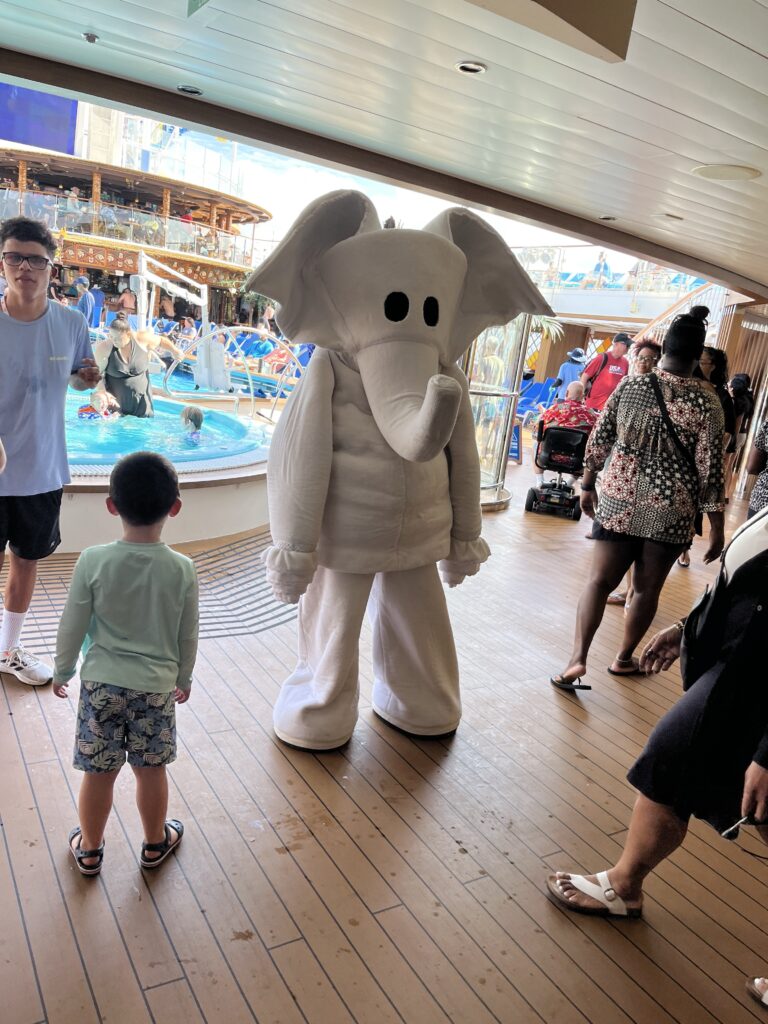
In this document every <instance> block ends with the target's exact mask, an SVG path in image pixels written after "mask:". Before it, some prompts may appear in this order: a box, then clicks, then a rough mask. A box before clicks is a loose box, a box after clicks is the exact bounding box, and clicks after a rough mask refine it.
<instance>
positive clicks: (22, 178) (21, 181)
mask: <svg viewBox="0 0 768 1024" xmlns="http://www.w3.org/2000/svg"><path fill="white" fill-rule="evenodd" d="M18 170H19V175H18V184H17V188H18V192H19V213H20V214H21V215H22V216H23V214H24V193H25V192H26V191H27V161H26V160H19V164H18Z"/></svg>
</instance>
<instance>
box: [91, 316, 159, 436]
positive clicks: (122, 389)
mask: <svg viewBox="0 0 768 1024" xmlns="http://www.w3.org/2000/svg"><path fill="white" fill-rule="evenodd" d="M95 354H96V359H97V361H98V363H99V367H100V368H101V370H102V373H103V375H104V381H103V390H104V391H105V392H106V393H107V394H108V395H111V396H112V401H111V402H110V405H111V406H113V407H115V408H117V409H119V411H120V413H121V414H122V415H123V416H139V417H142V418H143V417H146V416H154V414H155V411H154V408H153V405H152V387H151V385H150V381H149V358H150V357H149V352H148V351H147V349H146V348H145V347H144V346H142V345H141V344H140V343H139V341H138V340H137V338H136V337H135V335H134V333H133V331H132V330H131V328H130V325H129V324H128V322H127V321H125V320H113V322H112V326H111V327H110V329H109V334H108V335H107V337H106V339H105V340H104V341H103V342H101V343H99V344H97V346H96V347H95Z"/></svg>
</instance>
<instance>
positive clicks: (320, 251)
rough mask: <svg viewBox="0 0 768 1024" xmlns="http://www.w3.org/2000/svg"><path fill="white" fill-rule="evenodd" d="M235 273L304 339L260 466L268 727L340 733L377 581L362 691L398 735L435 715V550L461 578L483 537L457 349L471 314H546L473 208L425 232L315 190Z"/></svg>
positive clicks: (445, 628) (345, 195)
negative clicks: (270, 245) (391, 223)
mask: <svg viewBox="0 0 768 1024" xmlns="http://www.w3.org/2000/svg"><path fill="white" fill-rule="evenodd" d="M248 287H249V288H250V289H253V290H256V291H259V292H261V293H262V294H264V295H268V296H269V297H270V298H272V299H275V300H277V301H278V302H279V303H280V304H281V309H280V312H279V315H278V320H279V323H280V325H281V327H282V328H283V330H284V331H285V333H286V334H287V335H288V336H289V337H290V338H291V339H292V340H293V341H295V342H299V341H302V342H312V343H314V344H316V345H317V346H318V348H317V350H316V351H315V353H314V354H313V356H312V359H311V361H310V364H309V367H308V370H307V372H306V374H305V376H304V379H303V380H302V381H301V382H300V383H299V385H298V387H297V388H296V389H295V391H294V393H293V395H292V396H291V398H290V400H289V401H288V403H287V404H286V407H285V409H284V411H283V414H282V416H281V417H280V420H279V423H278V426H277V428H276V430H275V434H274V437H273V440H272V445H271V449H270V457H269V467H268V475H267V479H268V486H269V508H270V525H271V529H272V536H273V540H274V547H273V548H271V549H270V550H269V551H268V552H267V554H266V564H267V573H268V578H269V581H270V583H271V585H272V587H273V590H274V592H275V594H276V596H277V597H279V598H280V599H281V600H284V601H291V602H295V601H297V600H299V638H300V656H299V665H298V666H297V668H296V671H295V672H294V673H293V674H292V675H291V677H290V678H289V679H288V680H287V681H286V683H285V685H284V687H283V690H282V691H281V694H280V698H279V700H278V702H277V705H276V708H275V729H276V732H277V734H278V736H280V737H281V738H283V739H285V740H286V741H288V742H291V743H296V744H297V745H299V746H304V747H317V748H319V749H328V748H329V747H332V746H334V745H338V744H339V743H341V742H343V741H344V739H346V738H348V736H349V735H350V734H351V731H352V729H353V728H354V723H355V719H356V716H357V639H358V636H359V631H360V625H361V621H362V615H363V612H364V608H365V603H366V601H367V600H368V596H369V592H370V591H371V588H372V587H373V598H372V600H371V605H370V611H371V613H372V619H373V623H374V652H375V658H376V666H375V671H376V681H375V685H374V704H375V706H376V707H377V708H378V709H379V710H380V712H381V714H382V717H384V718H386V719H387V720H389V721H391V722H392V723H393V724H395V725H398V726H400V727H401V728H404V729H406V730H408V731H411V732H415V733H419V734H421V735H431V734H437V733H441V732H446V731H450V730H451V729H453V728H455V727H456V725H457V724H458V720H459V715H460V705H459V694H458V674H457V671H456V669H455V653H454V649H453V639H452V636H451V630H450V623H449V621H448V615H447V611H446V606H445V599H444V596H443V593H442V590H441V588H440V584H439V577H438V573H437V569H436V564H435V563H439V567H440V572H441V574H442V577H443V580H444V582H445V583H446V584H447V585H448V586H456V585H458V584H459V583H461V582H462V581H463V580H464V579H465V578H466V577H467V576H472V575H474V574H475V573H476V572H477V571H478V569H479V568H480V566H481V564H482V563H483V562H484V561H485V560H486V559H487V558H488V556H489V553H490V552H489V550H488V546H487V545H486V543H485V541H484V540H483V539H482V538H481V536H480V533H481V527H482V521H481V513H480V462H479V458H478V453H477V446H476V443H475V426H474V418H473V415H472V408H471V404H470V400H469V394H468V388H467V382H466V379H465V378H464V375H463V374H462V373H461V371H460V370H459V369H458V368H457V366H456V365H455V364H456V360H457V359H458V358H459V357H460V356H461V355H462V353H463V352H464V351H465V350H466V348H467V347H468V345H469V344H470V343H471V342H472V340H473V339H474V337H475V336H476V335H477V334H479V333H480V332H481V331H482V330H483V329H484V328H486V327H488V326H490V325H492V324H503V323H506V322H508V321H509V320H512V319H513V318H514V317H515V316H517V314H518V313H520V312H530V313H551V310H550V308H549V306H548V305H547V304H546V302H544V300H543V299H542V297H541V295H540V294H539V293H538V291H537V290H536V288H535V287H534V286H533V284H532V283H531V281H530V280H529V278H528V277H527V275H526V274H525V272H524V271H523V270H522V268H521V267H520V265H519V264H518V262H517V260H516V259H515V257H514V256H513V255H512V253H511V252H510V251H509V248H508V247H507V245H506V243H505V242H504V241H503V239H502V238H501V237H500V236H499V235H498V234H497V233H496V232H495V231H494V230H493V229H492V228H490V227H489V226H488V225H487V224H486V223H485V222H484V221H483V220H482V219H481V218H479V217H477V216H476V215H475V214H473V213H471V212H470V211H469V210H460V209H453V210H447V211H445V212H444V213H442V214H441V215H440V216H439V217H438V218H436V220H435V221H433V222H432V224H430V225H428V227H427V228H426V229H425V230H424V231H412V230H407V231H406V230H387V231H382V230H381V229H380V227H379V223H378V218H377V216H376V211H375V209H374V208H373V205H372V204H371V202H370V200H368V199H367V198H366V197H365V196H364V195H361V194H360V193H357V192H335V193H331V194H330V195H328V196H323V197H321V198H320V199H318V200H316V201H315V202H314V203H312V204H311V205H310V206H309V207H308V208H307V209H306V210H305V211H304V213H303V214H302V215H301V217H299V219H298V221H297V222H296V224H295V225H294V227H293V228H292V229H291V232H290V233H289V234H288V236H287V237H286V238H285V239H284V240H283V242H282V243H281V244H280V246H278V248H277V250H276V251H275V252H274V253H273V255H272V256H271V257H270V258H269V259H268V260H267V261H266V262H265V263H263V264H262V265H261V267H259V268H258V269H257V270H256V271H255V272H254V274H253V275H252V277H251V279H250V281H249V284H248ZM393 296H394V298H395V299H396V301H394V302H393V301H392V299H393ZM374 578H375V581H376V582H375V584H374ZM307 588H309V589H307ZM302 594H304V595H305V596H304V597H302Z"/></svg>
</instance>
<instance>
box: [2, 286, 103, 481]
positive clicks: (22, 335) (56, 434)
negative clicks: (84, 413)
mask: <svg viewBox="0 0 768 1024" xmlns="http://www.w3.org/2000/svg"><path fill="white" fill-rule="evenodd" d="M86 358H88V359H92V358H93V350H92V349H91V341H90V338H89V335H88V325H87V324H86V322H85V318H84V317H83V315H82V314H81V313H78V312H77V311H76V310H71V309H66V308H65V307H64V306H62V305H60V304H59V303H58V302H52V301H51V300H50V299H49V300H48V309H47V310H46V312H45V313H43V315H42V316H41V317H39V318H38V319H37V320H33V321H31V322H30V323H25V322H24V321H22V320H14V319H12V318H11V317H10V316H8V314H7V313H4V312H2V310H0V438H2V441H3V444H4V445H5V451H6V454H7V456H8V465H7V467H6V470H5V472H4V473H2V474H0V496H2V497H8V496H13V497H21V496H22V495H28V494H43V493H45V492H46V491H55V490H58V488H59V487H63V486H64V484H67V483H69V464H68V462H67V445H66V435H65V428H64V401H65V398H66V394H67V384H68V381H69V376H70V374H72V373H75V372H76V371H77V370H79V369H80V367H81V366H82V363H83V359H86Z"/></svg>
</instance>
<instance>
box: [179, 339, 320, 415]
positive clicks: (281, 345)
mask: <svg viewBox="0 0 768 1024" xmlns="http://www.w3.org/2000/svg"><path fill="white" fill-rule="evenodd" d="M172 334H173V332H172ZM222 334H223V335H224V336H225V337H226V339H227V340H226V341H225V344H224V348H225V351H227V352H231V351H232V350H234V352H236V353H237V356H238V358H239V359H240V360H242V364H243V370H244V372H245V375H246V380H247V382H248V392H249V397H250V407H249V411H248V415H249V416H250V418H251V419H253V418H254V416H259V417H260V418H261V419H264V420H266V421H267V422H268V423H271V424H274V423H275V411H276V408H277V402H278V400H279V398H280V395H281V393H282V391H283V388H284V386H285V385H286V384H287V382H288V380H289V379H290V377H293V376H296V372H297V371H298V372H299V373H303V372H304V367H303V366H302V365H301V363H300V362H299V360H298V359H297V358H296V355H295V354H294V353H293V352H292V351H291V349H290V347H289V346H288V344H287V343H286V342H285V341H283V339H282V338H277V337H275V335H273V334H271V333H267V334H264V333H263V332H262V331H259V330H258V329H257V328H255V327H245V326H238V327H237V328H233V327H212V328H211V329H210V330H208V331H203V330H202V328H201V329H200V332H199V334H198V335H197V337H196V338H193V339H192V340H191V342H190V343H189V344H188V345H187V346H186V347H185V349H184V351H183V353H182V356H181V358H176V359H174V360H173V361H172V362H171V363H170V365H169V366H168V368H167V369H166V371H165V374H164V376H163V390H164V392H165V393H166V395H168V397H169V398H172V399H174V400H175V401H179V400H185V399H186V398H187V394H186V393H185V392H182V391H175V390H173V389H172V388H171V385H170V381H171V378H172V376H173V373H174V371H175V370H176V369H177V368H178V367H179V366H180V365H181V364H182V363H183V362H184V361H185V360H186V359H187V358H188V357H189V356H190V355H191V354H192V353H193V352H194V351H195V350H196V349H197V348H198V346H199V345H200V344H201V342H203V341H207V340H210V339H213V338H215V337H218V336H219V335H222ZM242 334H258V336H259V337H260V338H266V339H267V340H269V341H271V342H273V344H274V345H275V347H276V348H278V349H280V350H282V351H284V352H285V353H286V354H287V356H288V362H287V363H286V365H285V368H284V369H283V371H282V372H281V374H280V375H279V376H278V377H277V379H276V381H275V388H276V390H275V397H274V399H273V402H272V407H271V409H270V412H269V415H266V414H265V413H264V412H262V411H261V410H260V409H257V408H256V394H255V392H256V385H255V382H254V379H253V376H252V374H251V367H250V362H249V357H248V356H246V355H245V352H244V351H243V347H242V344H241V342H239V341H238V340H237V336H238V335H242ZM289 370H290V371H291V372H290V373H289ZM196 394H197V395H198V397H200V398H204V399H205V401H206V402H234V405H235V414H236V415H237V414H238V410H239V407H240V395H239V394H238V393H237V392H232V393H227V394H224V395H223V394H221V392H219V391H214V390H212V389H202V388H201V389H200V390H199V391H197V392H196Z"/></svg>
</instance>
